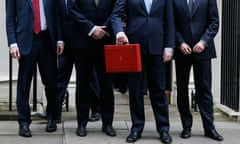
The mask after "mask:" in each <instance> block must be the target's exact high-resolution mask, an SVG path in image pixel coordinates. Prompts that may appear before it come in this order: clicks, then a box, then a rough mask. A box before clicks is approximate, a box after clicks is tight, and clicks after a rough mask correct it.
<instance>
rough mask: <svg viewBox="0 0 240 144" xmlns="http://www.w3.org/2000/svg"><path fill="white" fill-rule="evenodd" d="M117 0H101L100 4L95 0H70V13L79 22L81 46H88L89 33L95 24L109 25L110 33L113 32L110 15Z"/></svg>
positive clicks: (89, 42)
mask: <svg viewBox="0 0 240 144" xmlns="http://www.w3.org/2000/svg"><path fill="white" fill-rule="evenodd" d="M115 1H116V0H100V1H99V4H98V6H96V4H95V0H69V4H68V5H69V15H70V17H71V18H72V19H73V20H74V21H75V22H76V23H77V27H78V28H79V29H78V30H77V31H78V38H79V41H81V43H79V44H80V45H81V46H80V47H88V46H89V44H90V45H91V43H92V41H89V36H88V33H89V32H90V31H91V29H92V28H93V27H94V26H95V25H99V26H107V29H106V30H107V31H108V33H110V34H111V33H112V31H111V24H110V15H111V13H112V10H113V6H114V3H115Z"/></svg>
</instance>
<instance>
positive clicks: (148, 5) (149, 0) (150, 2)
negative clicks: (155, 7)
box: [144, 0, 153, 13]
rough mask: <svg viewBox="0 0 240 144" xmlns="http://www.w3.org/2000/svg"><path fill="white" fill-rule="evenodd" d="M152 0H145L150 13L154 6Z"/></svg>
mask: <svg viewBox="0 0 240 144" xmlns="http://www.w3.org/2000/svg"><path fill="white" fill-rule="evenodd" d="M152 1H153V0H144V2H145V6H146V8H147V12H148V13H150V10H151V6H152Z"/></svg>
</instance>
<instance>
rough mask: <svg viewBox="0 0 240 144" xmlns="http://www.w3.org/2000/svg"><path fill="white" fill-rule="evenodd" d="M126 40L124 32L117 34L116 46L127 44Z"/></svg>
mask: <svg viewBox="0 0 240 144" xmlns="http://www.w3.org/2000/svg"><path fill="white" fill-rule="evenodd" d="M128 43H129V42H128V38H127V36H126V35H125V33H124V32H119V33H117V35H116V44H118V45H122V44H128Z"/></svg>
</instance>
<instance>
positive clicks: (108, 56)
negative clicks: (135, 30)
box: [104, 44, 142, 73]
mask: <svg viewBox="0 0 240 144" xmlns="http://www.w3.org/2000/svg"><path fill="white" fill-rule="evenodd" d="M104 52H105V64H106V72H107V73H129V72H141V71H142V64H141V53H140V44H126V45H105V46H104Z"/></svg>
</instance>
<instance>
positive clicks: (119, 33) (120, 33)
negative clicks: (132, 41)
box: [116, 32, 125, 37]
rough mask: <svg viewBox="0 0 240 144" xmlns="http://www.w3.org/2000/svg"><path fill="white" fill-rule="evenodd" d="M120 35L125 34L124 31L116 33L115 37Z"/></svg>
mask: <svg viewBox="0 0 240 144" xmlns="http://www.w3.org/2000/svg"><path fill="white" fill-rule="evenodd" d="M120 35H125V33H124V32H118V33H117V34H116V37H119V36H120Z"/></svg>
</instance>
